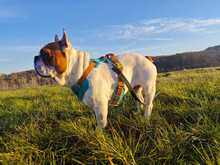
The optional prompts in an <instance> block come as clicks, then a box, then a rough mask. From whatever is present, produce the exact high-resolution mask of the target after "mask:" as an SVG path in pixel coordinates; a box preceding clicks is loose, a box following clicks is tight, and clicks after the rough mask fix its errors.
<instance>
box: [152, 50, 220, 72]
mask: <svg viewBox="0 0 220 165" xmlns="http://www.w3.org/2000/svg"><path fill="white" fill-rule="evenodd" d="M155 64H156V66H157V68H158V71H159V72H167V71H175V70H183V69H192V68H204V67H216V66H220V46H214V47H209V48H207V49H205V50H203V51H197V52H186V53H178V54H175V55H169V56H157V57H155Z"/></svg>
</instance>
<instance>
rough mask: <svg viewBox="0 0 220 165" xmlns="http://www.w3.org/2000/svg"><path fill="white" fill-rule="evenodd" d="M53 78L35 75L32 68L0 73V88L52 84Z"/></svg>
mask: <svg viewBox="0 0 220 165" xmlns="http://www.w3.org/2000/svg"><path fill="white" fill-rule="evenodd" d="M54 83H55V82H54V80H52V79H46V78H41V77H39V76H37V74H36V73H35V71H34V70H30V71H24V72H18V73H12V74H9V75H6V74H1V75H0V90H6V89H17V88H25V87H37V86H39V85H46V84H54Z"/></svg>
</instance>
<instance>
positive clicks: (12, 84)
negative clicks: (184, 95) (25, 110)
mask: <svg viewBox="0 0 220 165" xmlns="http://www.w3.org/2000/svg"><path fill="white" fill-rule="evenodd" d="M154 58H155V62H154V63H155V64H156V66H157V69H158V72H168V71H175V70H184V69H192V68H205V67H216V66H220V45H219V46H214V47H209V48H207V49H205V50H203V51H197V52H186V53H178V54H175V55H169V56H167V55H165V56H157V57H154ZM54 83H55V82H54V81H53V80H52V79H46V78H40V77H39V76H37V75H36V73H35V71H33V70H30V71H24V72H19V73H12V74H10V75H4V74H2V75H0V90H5V89H16V88H23V87H34V86H39V85H46V84H54Z"/></svg>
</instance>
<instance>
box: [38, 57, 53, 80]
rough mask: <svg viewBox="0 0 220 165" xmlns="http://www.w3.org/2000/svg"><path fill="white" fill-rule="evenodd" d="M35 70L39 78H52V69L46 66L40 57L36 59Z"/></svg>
mask: <svg viewBox="0 0 220 165" xmlns="http://www.w3.org/2000/svg"><path fill="white" fill-rule="evenodd" d="M34 69H35V71H36V72H37V74H38V75H39V76H41V77H45V78H51V71H52V69H51V68H50V67H49V66H47V65H45V64H44V62H43V60H42V58H41V57H40V56H35V57H34Z"/></svg>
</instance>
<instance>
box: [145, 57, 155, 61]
mask: <svg viewBox="0 0 220 165" xmlns="http://www.w3.org/2000/svg"><path fill="white" fill-rule="evenodd" d="M145 57H146V58H147V59H148V60H150V61H151V62H154V58H153V57H151V56H145Z"/></svg>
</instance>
